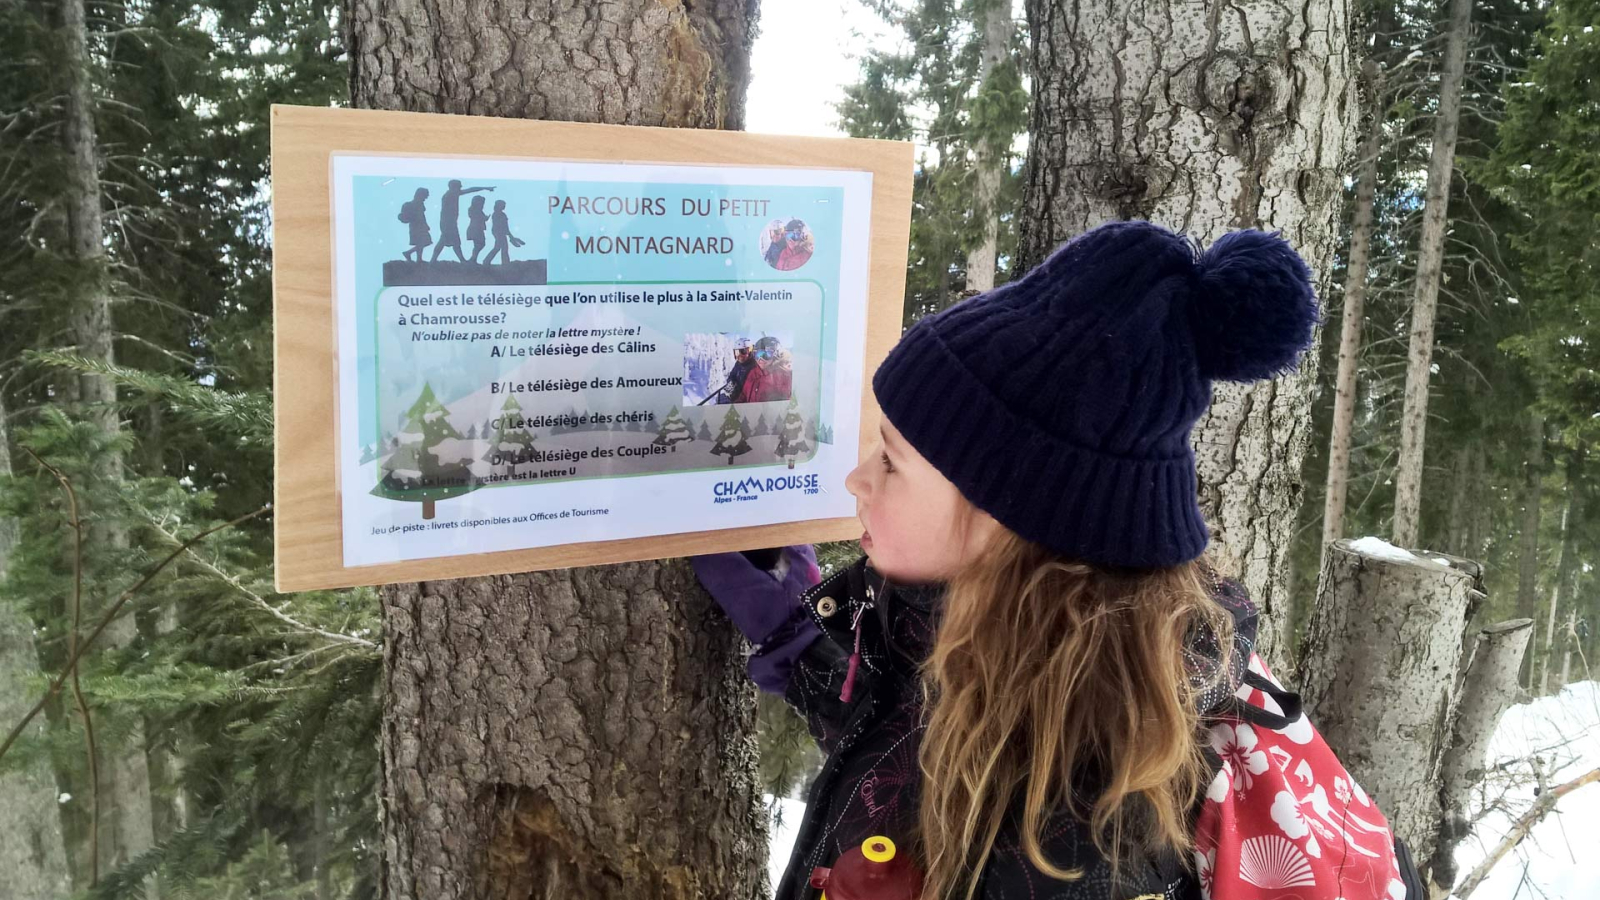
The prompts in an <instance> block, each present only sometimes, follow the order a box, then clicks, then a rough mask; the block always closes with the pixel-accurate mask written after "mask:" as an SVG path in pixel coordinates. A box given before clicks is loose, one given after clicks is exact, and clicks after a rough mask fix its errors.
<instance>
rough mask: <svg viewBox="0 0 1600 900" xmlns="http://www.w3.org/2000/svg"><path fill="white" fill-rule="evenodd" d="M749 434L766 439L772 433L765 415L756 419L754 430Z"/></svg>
mask: <svg viewBox="0 0 1600 900" xmlns="http://www.w3.org/2000/svg"><path fill="white" fill-rule="evenodd" d="M750 433H751V434H752V435H754V436H756V437H766V436H767V435H769V434H771V433H772V429H771V428H770V427H768V425H767V417H766V414H765V413H763V414H762V415H759V416H757V417H756V427H755V430H754V431H751V432H750Z"/></svg>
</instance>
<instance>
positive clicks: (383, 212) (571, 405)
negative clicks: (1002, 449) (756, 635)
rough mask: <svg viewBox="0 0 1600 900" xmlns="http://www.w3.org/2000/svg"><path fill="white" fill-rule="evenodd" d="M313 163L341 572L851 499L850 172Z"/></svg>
mask: <svg viewBox="0 0 1600 900" xmlns="http://www.w3.org/2000/svg"><path fill="white" fill-rule="evenodd" d="M332 167H333V170H332V183H333V203H334V209H333V227H334V232H333V233H334V244H335V254H334V276H335V296H334V303H335V320H336V324H337V328H338V409H339V441H338V445H339V478H340V494H341V498H342V501H343V535H344V562H345V565H347V566H359V565H371V564H377V563H385V562H393V561H399V560H410V559H421V558H428V557H441V556H451V555H459V554H471V553H484V552H491V551H497V550H511V549H523V548H532V547H546V546H551V545H556V544H572V543H582V542H589V541H603V540H613V539H619V538H633V537H644V536H649V535H660V534H672V533H678V532H690V531H705V530H712V529H722V528H735V527H745V526H753V525H764V524H772V523H778V522H793V521H802V520H809V519H825V518H838V517H848V516H850V515H853V514H854V512H855V503H854V500H853V498H852V497H851V496H850V495H849V493H848V492H847V491H846V490H845V489H844V479H845V476H846V475H847V474H848V473H849V472H850V470H851V469H852V468H853V467H854V466H855V464H856V458H857V451H858V447H859V432H860V399H861V390H862V384H863V372H862V360H863V356H864V352H865V346H864V341H865V331H866V315H867V248H868V222H869V212H870V202H871V188H872V176H871V174H870V173H868V172H858V171H847V170H834V169H800V168H780V167H767V168H760V167H748V168H741V167H728V166H696V165H658V164H649V163H595V162H563V161H538V160H490V159H475V158H466V157H444V158H421V157H403V156H385V155H358V154H335V155H334V156H333V159H332ZM278 399H279V402H293V398H291V397H280V398H278Z"/></svg>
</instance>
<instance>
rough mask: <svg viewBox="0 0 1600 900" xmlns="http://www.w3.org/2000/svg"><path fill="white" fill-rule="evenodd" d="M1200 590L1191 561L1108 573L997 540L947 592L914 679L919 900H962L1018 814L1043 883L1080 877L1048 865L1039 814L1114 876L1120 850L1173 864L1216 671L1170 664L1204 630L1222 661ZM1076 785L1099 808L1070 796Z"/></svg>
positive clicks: (1222, 614)
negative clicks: (1086, 789) (1067, 820)
mask: <svg viewBox="0 0 1600 900" xmlns="http://www.w3.org/2000/svg"><path fill="white" fill-rule="evenodd" d="M1211 584H1212V582H1211V570H1210V569H1209V568H1208V564H1207V563H1206V562H1204V561H1202V560H1196V561H1194V562H1190V563H1185V564H1183V565H1179V566H1176V567H1173V568H1168V569H1159V570H1143V571H1122V572H1115V571H1110V570H1107V569H1103V568H1100V567H1095V566H1090V565H1085V564H1080V563H1075V562H1071V561H1066V560H1063V559H1062V558H1060V557H1059V556H1057V555H1055V554H1053V553H1051V552H1050V551H1048V550H1046V549H1044V548H1042V547H1040V546H1039V545H1037V544H1034V543H1032V542H1029V541H1027V540H1024V539H1023V538H1021V537H1019V536H1017V535H1016V534H1015V533H1013V532H1011V531H1009V530H1006V529H1000V530H999V532H998V533H997V536H996V538H995V539H994V541H993V543H992V544H991V546H990V547H988V548H987V549H986V551H985V552H983V553H981V554H979V555H978V559H977V561H976V562H975V563H974V564H972V565H971V566H970V567H968V568H967V569H966V570H965V571H963V572H961V573H959V574H958V575H956V576H954V577H952V578H951V579H950V580H949V581H948V583H947V587H946V592H945V596H944V600H943V611H942V613H941V616H940V622H939V626H938V630H937V633H936V635H935V637H934V643H933V647H932V650H931V652H930V653H929V656H928V658H927V660H926V661H925V662H924V663H923V664H922V669H921V682H922V692H923V701H924V711H925V716H926V720H925V721H926V723H927V731H926V733H925V735H924V737H923V741H922V749H921V765H922V774H923V779H922V799H921V804H920V810H919V814H918V815H919V821H918V834H917V835H916V839H917V845H918V849H919V855H921V856H922V858H923V861H924V865H925V882H924V888H923V893H922V897H923V898H924V900H946V898H955V897H962V896H964V897H966V898H967V900H972V898H973V897H974V896H975V895H976V894H975V892H976V890H977V886H978V878H977V876H978V875H979V874H980V873H982V871H983V867H984V864H985V863H986V862H987V861H988V859H989V858H990V856H991V854H992V853H993V852H994V849H995V839H996V837H997V835H998V834H999V833H1000V830H1001V826H1002V824H1003V823H1004V821H1005V819H1006V816H1007V813H1008V811H1010V810H1011V808H1012V805H1013V803H1014V802H1015V801H1016V800H1018V799H1019V798H1020V800H1021V812H1022V817H1021V821H1020V823H1019V824H1020V835H1019V836H1020V842H1021V846H1022V849H1023V851H1024V853H1026V855H1027V858H1028V861H1029V862H1030V863H1031V864H1032V865H1033V866H1034V867H1036V868H1037V869H1038V870H1039V871H1041V872H1044V873H1046V874H1048V875H1049V876H1051V877H1054V878H1060V879H1064V880H1072V879H1075V878H1078V877H1081V876H1082V874H1083V873H1082V872H1080V871H1076V870H1072V869H1066V868H1063V867H1061V866H1060V865H1057V863H1056V862H1055V861H1052V860H1050V859H1047V858H1046V857H1045V855H1044V851H1043V848H1042V843H1043V841H1042V833H1043V831H1044V828H1045V827H1046V824H1047V822H1048V820H1049V818H1050V817H1051V816H1052V814H1068V815H1074V816H1077V817H1078V818H1079V819H1081V820H1082V821H1084V822H1087V823H1088V825H1089V826H1090V833H1091V835H1092V836H1093V839H1094V842H1095V846H1096V847H1097V848H1098V849H1099V850H1100V851H1101V853H1102V854H1104V855H1106V856H1107V857H1109V859H1110V861H1111V866H1112V871H1113V873H1115V872H1116V870H1117V868H1118V865H1119V863H1120V862H1121V860H1122V858H1123V857H1124V856H1125V855H1126V854H1127V853H1128V852H1130V851H1142V850H1152V851H1153V850H1157V849H1160V848H1166V849H1168V850H1170V851H1173V852H1176V853H1178V854H1180V856H1181V858H1182V859H1184V860H1187V858H1188V851H1189V850H1190V849H1191V846H1192V844H1191V841H1190V836H1189V810H1190V808H1191V805H1192V804H1193V802H1194V801H1195V799H1196V798H1197V796H1198V792H1199V790H1200V788H1201V787H1202V786H1203V785H1202V783H1201V782H1202V779H1203V778H1204V776H1205V774H1206V771H1207V769H1206V764H1205V761H1204V758H1203V756H1202V755H1201V743H1200V741H1201V733H1200V729H1199V714H1198V710H1197V709H1196V704H1197V695H1198V694H1199V693H1200V691H1201V690H1203V689H1204V688H1205V687H1207V686H1209V685H1210V684H1212V683H1214V681H1215V679H1216V678H1217V677H1220V674H1221V673H1226V672H1227V671H1228V666H1227V664H1226V663H1225V662H1224V663H1222V664H1221V665H1218V664H1217V662H1216V661H1204V660H1196V659H1194V658H1193V655H1192V654H1187V655H1186V653H1185V649H1186V647H1187V646H1188V645H1189V643H1190V641H1191V640H1192V639H1193V637H1194V635H1195V632H1196V629H1204V628H1209V629H1211V630H1212V633H1213V634H1214V635H1215V636H1216V640H1217V642H1218V646H1220V647H1221V648H1222V651H1223V652H1224V653H1227V652H1229V651H1230V650H1231V646H1232V633H1233V628H1232V626H1233V621H1232V617H1231V616H1230V615H1229V614H1228V613H1227V612H1226V611H1225V610H1224V609H1223V608H1222V607H1221V606H1220V605H1219V604H1218V603H1216V602H1215V601H1214V600H1213V599H1212V596H1211ZM1086 776H1087V777H1088V778H1089V779H1090V783H1091V784H1093V785H1094V786H1095V787H1096V788H1098V789H1099V790H1100V792H1099V793H1098V794H1097V795H1092V796H1084V795H1082V794H1079V795H1076V796H1075V795H1074V793H1073V790H1072V788H1073V785H1074V778H1075V777H1076V778H1078V779H1079V787H1080V788H1081V787H1082V786H1083V781H1082V779H1083V778H1085V777H1086ZM963 889H964V890H963Z"/></svg>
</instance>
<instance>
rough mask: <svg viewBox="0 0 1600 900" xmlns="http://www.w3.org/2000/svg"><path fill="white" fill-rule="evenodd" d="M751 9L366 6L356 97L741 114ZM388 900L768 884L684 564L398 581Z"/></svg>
mask: <svg viewBox="0 0 1600 900" xmlns="http://www.w3.org/2000/svg"><path fill="white" fill-rule="evenodd" d="M755 15H756V9H755V3H754V2H753V0H707V2H704V3H697V4H692V5H691V4H688V3H684V2H680V0H622V2H615V3H606V4H578V3H572V2H560V3H542V2H541V3H526V2H520V3H513V4H512V6H510V7H501V6H494V5H489V4H483V3H475V2H469V0H457V2H439V0H423V2H417V3H397V2H393V0H357V2H356V3H355V4H354V5H353V7H352V11H351V16H350V29H351V31H350V58H351V87H352V99H353V101H354V103H355V105H356V106H360V107H378V108H387V109H407V110H424V111H436V112H450V113H468V114H476V115H500V116H510V117H524V118H546V119H561V120H569V121H594V122H609V123H620V124H634V125H672V126H685V127H703V128H739V127H742V125H743V119H744V115H743V107H744V94H745V86H746V84H747V82H748V61H749V51H750V42H751V36H752V31H753V26H754V20H755ZM381 598H382V604H383V611H384V619H385V625H386V634H387V638H386V640H385V643H384V679H385V690H386V697H385V702H384V718H383V736H382V748H381V749H382V755H383V766H384V772H383V784H384V790H383V798H382V809H383V824H382V831H383V842H384V850H383V854H384V862H383V876H382V877H383V882H384V891H385V895H386V896H387V897H389V898H391V900H448V898H474V900H476V898H512V897H514V898H518V900H521V898H527V897H562V898H573V900H581V898H601V897H604V898H611V897H619V896H624V897H626V896H632V897H649V898H669V900H670V898H690V897H694V898H701V897H706V898H754V897H757V896H760V895H761V894H763V892H764V891H765V887H766V851H767V837H766V834H767V815H766V811H765V807H764V806H763V804H762V803H761V797H760V790H759V785H758V781H757V777H756V751H755V746H754V742H753V740H752V734H753V731H754V724H755V709H756V707H755V692H754V689H753V688H752V687H751V686H750V685H749V683H748V681H747V680H746V678H745V675H744V667H743V658H742V655H741V653H740V648H741V639H740V638H739V637H738V634H737V632H736V631H735V630H734V629H733V628H732V627H730V626H729V625H728V623H727V622H726V620H725V619H723V618H722V616H721V614H720V613H717V612H716V611H715V609H714V607H713V606H712V604H711V603H710V601H709V600H708V598H707V597H706V596H705V594H704V593H703V592H702V591H701V590H700V589H699V587H698V586H697V584H696V583H695V580H694V577H693V574H692V573H691V571H690V569H689V567H688V565H687V564H686V563H684V562H683V561H681V560H662V561H655V562H645V563H628V564H624V565H616V566H606V567H597V568H589V569H572V570H564V571H553V572H537V573H530V574H525V575H514V576H505V577H496V578H480V579H466V580H460V581H449V582H430V583H424V584H406V585H394V586H391V587H388V588H385V589H384V590H383V591H382V592H381Z"/></svg>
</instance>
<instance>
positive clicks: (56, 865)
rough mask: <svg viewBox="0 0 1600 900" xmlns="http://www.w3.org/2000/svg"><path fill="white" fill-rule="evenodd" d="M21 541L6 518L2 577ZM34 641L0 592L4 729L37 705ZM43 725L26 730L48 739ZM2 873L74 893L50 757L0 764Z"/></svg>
mask: <svg viewBox="0 0 1600 900" xmlns="http://www.w3.org/2000/svg"><path fill="white" fill-rule="evenodd" d="M10 475H11V443H10V441H9V440H8V439H7V437H6V411H5V401H4V398H3V397H0V480H4V479H6V478H7V477H9V476H10ZM16 545H17V524H16V522H14V521H12V520H11V519H7V518H0V582H3V581H4V580H5V576H6V565H7V564H8V563H9V562H10V560H11V552H12V550H13V549H14V548H15V547H16ZM40 675H41V673H40V671H39V654H38V652H37V650H35V648H34V646H33V623H32V622H31V621H29V619H28V616H27V614H26V613H25V612H23V610H22V609H20V608H18V607H17V606H16V605H14V604H12V603H11V602H9V601H8V599H7V598H3V597H0V727H5V728H9V727H11V724H12V723H14V722H17V721H20V720H21V719H22V717H23V715H24V714H26V713H27V711H28V707H29V706H31V705H32V703H31V702H30V701H31V699H32V698H33V697H34V696H36V695H35V693H34V692H35V691H37V690H38V687H37V684H36V682H37V681H38V679H39V678H40ZM45 731H46V729H45V723H44V721H43V720H36V724H35V725H34V726H33V727H32V728H30V729H29V730H28V731H27V732H24V735H25V736H26V737H27V738H29V739H32V740H37V741H39V742H41V743H44V742H46V741H47V740H48V738H47V736H46V734H45ZM0 835H4V836H5V837H4V839H0V872H3V873H5V875H4V878H5V887H6V890H7V891H8V892H11V893H10V896H15V897H19V898H28V900H32V898H36V897H37V898H48V897H63V896H66V895H67V894H69V893H70V892H71V889H72V885H71V879H70V878H69V876H68V874H67V854H66V847H65V844H64V842H63V841H62V837H61V819H60V815H59V813H58V812H57V802H56V780H55V775H54V774H53V773H52V772H51V768H50V762H49V759H48V758H47V757H43V756H41V757H40V758H39V759H38V760H36V761H33V762H26V763H22V764H20V765H18V764H16V763H15V761H14V760H7V761H6V762H5V764H4V765H3V766H0Z"/></svg>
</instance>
